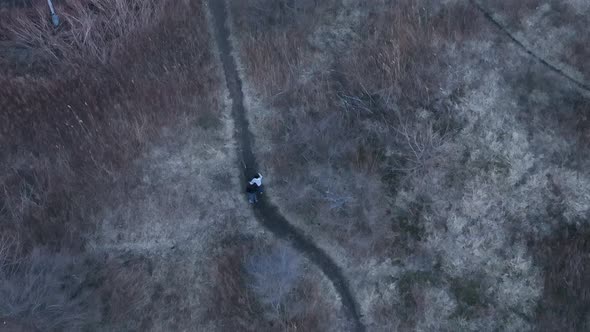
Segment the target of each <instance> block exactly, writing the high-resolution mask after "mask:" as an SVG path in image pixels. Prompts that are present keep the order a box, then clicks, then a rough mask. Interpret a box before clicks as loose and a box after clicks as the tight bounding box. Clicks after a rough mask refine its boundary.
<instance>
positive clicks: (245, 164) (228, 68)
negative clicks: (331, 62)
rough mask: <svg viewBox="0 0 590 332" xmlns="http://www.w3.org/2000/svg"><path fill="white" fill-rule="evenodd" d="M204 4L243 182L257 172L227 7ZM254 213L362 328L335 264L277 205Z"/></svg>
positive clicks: (264, 204)
mask: <svg viewBox="0 0 590 332" xmlns="http://www.w3.org/2000/svg"><path fill="white" fill-rule="evenodd" d="M208 6H209V8H210V10H211V14H212V17H213V20H214V22H213V26H214V27H215V32H214V33H215V36H214V37H215V40H216V43H217V46H218V47H219V55H220V58H221V61H222V63H223V69H224V72H225V79H226V81H227V87H228V89H229V92H230V96H231V99H232V116H233V118H234V121H235V132H234V135H235V139H236V141H237V142H238V154H239V159H240V165H239V167H240V169H241V170H242V174H241V177H242V180H243V183H246V177H247V175H248V174H250V173H253V172H255V171H257V170H258V164H257V162H256V158H255V156H254V153H253V152H252V134H251V133H250V131H249V130H248V120H247V119H246V114H245V108H244V103H243V98H244V95H243V91H242V82H241V80H240V77H239V75H238V71H237V67H236V62H235V59H234V58H233V57H232V46H231V44H230V41H229V29H228V28H227V22H226V21H227V10H226V8H225V1H222V0H208ZM240 194H242V193H240ZM254 214H255V216H256V218H257V219H258V221H259V222H260V224H261V225H262V226H263V227H264V228H266V229H267V230H269V231H271V232H272V233H273V234H274V235H276V236H277V237H279V238H282V239H287V240H289V241H290V242H291V244H292V245H293V247H294V248H295V249H297V250H298V251H299V252H301V253H302V254H304V255H305V256H306V257H308V258H309V259H310V260H311V261H312V262H313V263H314V264H316V265H317V266H318V267H319V268H320V269H321V270H322V272H323V273H324V274H325V275H326V276H327V277H328V279H330V281H331V282H332V283H333V285H334V288H335V289H336V291H337V292H338V294H339V295H340V298H341V301H342V304H343V307H344V309H345V310H346V313H347V316H348V317H349V319H350V321H351V324H352V327H353V328H354V330H356V331H364V330H365V327H364V326H363V324H362V322H361V319H360V315H359V311H358V308H357V304H356V302H355V299H354V297H353V296H352V293H351V291H350V289H349V286H348V282H347V281H346V279H345V278H344V276H343V274H342V271H341V270H340V268H339V267H338V266H337V265H336V263H335V262H334V261H333V260H332V259H331V258H330V257H329V256H328V255H327V254H326V253H325V252H324V251H323V250H322V249H320V248H319V247H318V246H316V245H315V244H314V243H313V242H312V241H311V240H310V239H308V238H307V237H305V236H304V235H303V233H302V232H301V231H300V230H299V229H297V228H295V227H294V226H293V225H291V224H290V223H289V222H288V221H287V219H286V218H285V217H284V216H283V215H281V213H280V212H279V211H278V209H277V207H276V206H274V205H273V204H271V203H270V202H269V201H267V200H264V199H262V200H261V201H259V202H258V204H257V205H256V207H255V209H254Z"/></svg>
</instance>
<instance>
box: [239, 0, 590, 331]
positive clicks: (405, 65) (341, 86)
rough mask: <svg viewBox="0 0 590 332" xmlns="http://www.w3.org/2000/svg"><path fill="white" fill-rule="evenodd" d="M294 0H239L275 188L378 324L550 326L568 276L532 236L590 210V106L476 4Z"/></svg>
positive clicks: (253, 102) (254, 110)
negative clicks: (271, 1)
mask: <svg viewBox="0 0 590 332" xmlns="http://www.w3.org/2000/svg"><path fill="white" fill-rule="evenodd" d="M280 3H282V5H277V6H276V7H272V6H266V5H263V4H264V2H263V1H247V2H244V1H242V2H239V3H238V2H235V3H234V4H233V5H232V6H233V7H232V9H233V10H232V13H233V15H234V26H235V28H234V32H235V34H236V36H237V38H236V39H237V40H236V42H237V45H239V48H240V60H241V64H242V69H243V75H244V81H245V82H246V84H245V86H246V90H247V92H249V93H250V95H249V99H248V98H246V99H247V100H249V103H250V104H249V105H248V106H249V113H250V114H249V117H250V122H251V123H253V124H255V126H254V127H253V128H254V130H255V131H256V143H257V145H258V146H259V147H258V153H259V154H260V155H261V156H262V160H263V166H264V167H265V169H266V170H265V172H267V173H268V177H267V179H268V181H269V183H270V182H272V185H269V186H268V189H267V190H268V191H267V192H269V194H270V195H271V197H273V199H274V200H275V201H276V202H277V203H278V204H279V205H280V207H281V208H282V209H283V210H284V211H285V212H286V213H287V214H288V215H289V216H290V218H291V219H292V220H295V221H296V222H298V224H299V226H300V227H302V228H303V229H305V230H306V232H307V233H308V234H310V236H313V237H314V238H315V239H316V240H317V241H318V242H319V243H321V245H322V246H324V247H326V248H328V250H329V251H330V254H331V255H333V256H335V257H339V260H340V262H341V264H342V265H344V266H346V267H347V273H349V275H350V276H351V279H352V280H353V284H354V285H355V287H353V289H355V290H356V292H357V296H358V297H359V301H360V302H361V305H362V307H363V311H364V313H365V318H366V320H367V324H369V326H373V327H375V328H376V329H378V330H396V329H398V330H400V329H401V330H411V329H423V330H464V331H475V330H531V329H533V328H534V325H535V324H534V323H533V322H534V321H535V319H536V317H537V316H536V315H538V313H537V312H536V311H535V310H536V309H535V308H536V305H537V303H538V301H544V300H542V299H543V298H544V297H545V296H546V295H545V294H543V291H542V290H543V280H545V283H546V282H547V280H548V279H549V280H550V279H551V277H550V275H548V274H547V269H543V267H542V265H540V264H538V263H536V260H535V259H534V257H535V255H536V253H535V250H537V249H535V248H531V247H530V246H529V245H528V242H529V240H530V239H535V240H541V239H544V238H547V236H550V235H551V234H552V233H553V232H554V231H557V230H559V229H561V228H563V227H566V225H568V224H576V223H579V220H582V219H584V218H587V213H588V211H590V206H589V205H588V203H587V202H586V199H587V198H588V197H589V196H588V195H589V191H588V189H587V187H586V186H587V183H588V180H589V178H588V174H587V172H586V171H585V170H586V169H587V167H586V166H584V165H588V158H587V154H584V153H581V151H582V150H584V151H585V150H586V148H585V147H584V145H583V144H582V145H581V144H580V142H582V141H584V140H585V137H586V136H587V135H586V133H587V130H586V129H587V128H586V127H587V126H585V125H584V124H585V123H586V122H585V121H584V119H585V117H586V114H587V113H588V108H587V102H586V101H587V100H586V99H585V98H584V97H583V96H580V95H579V94H578V93H576V92H575V91H572V90H571V87H568V86H565V85H563V84H562V83H560V81H559V80H558V79H556V78H555V77H553V76H552V75H553V74H552V73H549V72H547V70H546V69H544V67H543V66H541V65H539V64H538V63H536V62H533V61H531V60H530V59H528V58H526V57H524V56H523V54H522V53H520V52H519V51H518V50H515V48H514V45H512V44H510V43H509V41H508V40H507V39H504V38H503V37H499V35H498V34H497V33H498V32H497V31H496V30H494V29H493V26H491V25H490V24H489V23H488V22H486V21H485V19H484V18H483V16H482V15H481V14H480V13H479V12H478V11H477V10H476V9H475V8H474V7H472V6H471V5H470V4H469V3H468V2H467V1H452V2H446V3H445V4H442V3H439V2H434V1H419V2H415V1H414V2H412V1H401V2H400V1H397V2H389V1H384V2H379V4H374V5H367V4H361V3H360V2H355V1H350V2H348V3H347V4H346V5H345V6H341V7H338V6H336V7H333V6H335V5H334V4H332V3H330V2H327V3H325V4H322V5H317V6H314V5H312V4H311V2H309V3H308V2H301V7H297V6H292V5H290V4H289V3H288V2H284V3H283V2H280ZM306 4H308V5H309V6H308V7H306V6H305V5H306ZM497 5H499V4H498V2H495V3H494V4H492V7H493V6H497ZM505 5H506V8H505V9H506V10H507V11H509V12H510V13H515V15H525V16H526V15H528V14H529V13H532V12H529V10H533V7H534V5H533V2H530V1H529V2H525V1H523V2H519V3H518V4H517V3H514V4H512V3H511V4H508V3H505ZM552 6H553V7H554V6H555V4H552V5H551V6H550V7H549V8H550V9H551V8H553V7H552ZM568 6H569V5H568ZM260 7H262V8H267V9H268V10H269V11H270V10H274V11H273V13H272V14H265V15H254V13H257V10H258V8H260ZM493 8H496V7H493ZM334 9H335V10H334ZM562 9H563V8H562ZM554 11H557V12H559V13H561V14H563V15H566V14H567V11H564V10H561V9H560V10H558V9H555V10H554ZM549 12H551V13H552V12H553V11H552V10H549ZM561 14H560V15H561ZM570 14H571V13H570ZM531 15H532V14H531ZM567 15H569V14H567ZM264 17H272V18H273V19H272V20H270V19H269V20H265V19H263V18H264ZM276 22H282V23H281V24H278V23H276ZM299 22H302V23H299ZM568 22H569V21H568ZM573 22H578V21H576V20H573ZM576 24H577V23H576ZM270 25H273V27H274V28H273V29H264V28H261V26H267V27H268V26H270ZM585 30H587V28H585ZM585 30H579V31H578V32H577V36H578V37H579V36H582V35H584V34H583V33H582V32H583V31H585ZM285 31H288V32H289V36H293V38H283V33H285ZM557 35H558V34H557ZM552 36H556V34H552ZM570 37H571V36H570ZM582 39H583V38H582ZM533 45H537V46H540V47H541V46H543V45H544V44H542V43H533ZM256 46H263V47H258V48H257V47H256ZM564 47H565V46H564ZM564 49H565V48H564ZM254 50H255V51H254ZM543 50H544V49H543ZM576 54H577V55H579V56H583V54H584V52H578V51H576ZM265 70H267V71H266V72H265ZM265 74H268V75H265ZM574 119H575V120H574ZM548 174H549V175H548ZM553 184H554V185H553ZM548 206H549V208H547V207H548ZM585 216H586V217H585ZM580 218H582V219H580ZM584 220H585V219H584ZM369 271H370V272H369ZM421 276H429V277H428V278H426V279H424V278H423V279H421ZM368 278H369V279H370V280H372V281H374V282H375V285H373V284H369V283H368V282H367V279H368ZM355 280H356V281H355ZM400 307H403V308H405V309H403V310H400V309H398V308H400ZM400 317H401V318H400ZM404 317H405V318H404ZM371 324H372V325H371ZM564 327H565V328H567V327H566V326H564Z"/></svg>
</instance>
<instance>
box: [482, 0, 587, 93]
mask: <svg viewBox="0 0 590 332" xmlns="http://www.w3.org/2000/svg"><path fill="white" fill-rule="evenodd" d="M470 1H471V3H472V4H473V5H474V6H475V7H476V8H477V9H478V10H479V11H480V12H481V13H482V14H483V15H484V16H485V18H486V19H487V20H488V21H490V22H491V23H492V24H493V25H495V26H496V27H497V28H498V29H499V30H500V31H502V32H503V33H504V34H505V35H506V36H507V37H508V38H510V40H512V41H513V42H514V43H515V44H516V45H518V46H519V47H520V48H522V50H523V51H525V52H526V53H527V54H528V55H530V56H531V57H532V58H534V59H535V60H537V61H538V62H540V63H541V64H542V65H544V66H545V67H547V68H549V69H550V70H551V71H553V72H555V73H557V74H558V75H560V76H562V77H563V78H565V79H566V80H568V81H570V82H571V83H573V84H574V85H575V86H576V87H578V88H579V89H580V90H582V91H584V92H585V93H587V94H590V86H589V85H588V84H586V83H585V82H582V81H580V80H578V79H576V78H575V77H572V76H571V75H569V74H568V73H566V72H564V71H563V70H562V69H560V68H558V67H557V66H556V65H555V64H552V63H550V62H549V61H547V60H546V59H545V58H543V57H542V56H540V55H538V54H537V53H535V52H534V51H533V50H531V49H530V48H529V47H527V46H526V45H525V44H524V42H522V41H520V40H518V38H516V37H515V36H514V34H513V33H512V32H511V31H510V30H508V29H507V28H506V27H505V26H504V25H503V24H502V23H500V22H499V21H498V20H496V19H495V18H494V15H493V14H492V13H491V12H490V11H488V10H487V9H486V8H484V6H482V5H481V4H480V3H479V2H478V1H477V0H470Z"/></svg>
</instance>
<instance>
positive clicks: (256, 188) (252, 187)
mask: <svg viewBox="0 0 590 332" xmlns="http://www.w3.org/2000/svg"><path fill="white" fill-rule="evenodd" d="M246 193H247V194H248V202H249V203H250V204H254V203H256V202H258V197H257V194H262V175H261V174H260V173H257V174H256V175H254V176H253V177H252V179H251V180H250V181H248V186H247V188H246Z"/></svg>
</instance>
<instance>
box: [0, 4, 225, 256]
mask: <svg viewBox="0 0 590 332" xmlns="http://www.w3.org/2000/svg"><path fill="white" fill-rule="evenodd" d="M66 3H67V4H71V5H75V6H74V7H73V8H74V9H75V10H77V11H73V12H72V13H71V14H70V15H71V16H69V18H68V19H69V20H72V21H75V18H76V17H78V16H83V15H86V16H84V20H86V21H84V22H87V21H90V19H89V18H88V17H89V16H92V15H94V16H96V18H95V21H93V22H94V23H96V24H97V25H96V26H94V27H93V29H94V30H92V29H91V31H95V32H93V33H91V34H90V36H89V42H88V43H81V42H72V43H70V41H71V40H72V38H74V37H75V35H79V34H80V33H81V30H84V29H85V26H84V25H80V26H74V25H72V26H68V27H64V28H63V31H61V30H60V31H57V32H55V33H54V35H52V34H51V33H50V32H47V31H45V30H43V31H45V32H46V33H41V31H42V29H49V28H47V27H42V28H40V27H39V26H38V25H37V23H36V22H37V20H36V19H35V18H34V17H33V18H30V19H29V21H27V20H26V19H25V18H24V16H18V17H17V18H16V23H14V24H15V25H12V26H10V28H11V29H12V30H13V31H16V32H18V33H16V34H15V35H14V36H13V38H14V39H15V40H17V41H19V42H23V41H25V42H27V44H28V45H29V48H30V50H31V51H33V52H35V54H36V60H35V61H37V64H38V65H39V66H41V67H42V68H43V69H45V75H43V76H38V75H39V73H40V72H39V71H36V72H33V73H31V74H32V75H35V76H32V75H26V76H15V74H7V75H2V76H1V77H0V84H2V86H3V96H2V98H1V99H0V107H1V108H2V109H3V113H2V125H1V127H0V139H1V140H2V145H3V146H5V147H7V149H3V153H2V156H1V157H2V159H3V160H5V161H6V162H5V163H3V169H2V176H1V177H0V183H1V185H0V188H2V192H3V195H2V196H1V199H0V202H1V203H2V204H3V206H4V208H3V209H2V217H3V218H6V219H7V222H6V223H3V231H4V232H7V231H9V230H10V231H12V232H17V233H18V234H21V235H22V236H21V239H22V240H23V241H24V242H25V243H26V244H27V245H28V246H29V247H30V245H32V244H43V245H50V246H53V247H55V248H59V247H61V246H62V245H70V246H80V245H81V244H80V243H76V242H77V239H79V237H80V231H81V230H82V229H84V226H85V225H83V220H84V219H85V218H84V216H85V214H87V213H92V211H93V209H94V208H95V207H96V206H97V204H98V203H99V202H100V192H101V189H100V188H101V185H105V184H108V183H109V182H112V181H119V180H120V179H119V174H121V173H120V171H121V170H123V169H124V168H125V165H126V164H127V163H128V162H129V161H131V160H133V159H134V158H135V156H137V155H138V154H139V153H141V152H142V151H143V149H144V148H145V146H147V145H148V144H149V143H150V142H151V141H153V140H154V139H155V138H157V136H158V132H159V131H160V129H161V128H163V127H166V126H175V125H177V124H179V123H185V124H186V125H189V126H191V125H195V124H196V125H198V124H203V125H216V123H217V122H216V120H215V117H216V115H215V114H213V112H214V110H215V109H216V107H215V103H216V101H215V98H214V96H212V95H211V94H208V93H207V89H208V87H209V85H210V84H211V83H212V82H214V80H215V79H214V78H213V74H212V72H211V67H210V61H211V58H210V55H209V53H208V52H206V51H204V50H205V49H206V48H207V42H208V41H207V38H208V37H207V35H206V34H203V33H195V32H194V31H204V28H205V27H204V25H203V23H204V16H203V13H202V12H200V9H199V6H196V5H195V6H193V5H190V7H186V6H185V5H183V4H182V3H177V2H174V3H173V2H170V3H166V4H164V3H162V2H158V3H160V4H158V5H157V6H165V8H166V10H163V9H162V10H159V11H157V10H154V8H155V7H154V6H156V5H155V3H152V2H146V3H145V5H146V6H147V8H148V9H146V10H145V11H141V10H140V11H139V12H137V13H134V12H131V13H129V12H125V11H123V13H120V12H119V11H114V12H112V11H101V10H102V9H100V8H99V9H96V8H93V9H92V10H90V9H88V7H82V4H85V3H86V2H80V1H69V2H66ZM93 3H96V4H97V5H103V6H107V5H108V6H113V5H117V4H116V3H110V2H108V1H96V2H93ZM142 4H143V2H142ZM76 6H77V7H76ZM84 8H86V9H84ZM109 8H110V7H109ZM139 8H143V7H141V6H139ZM158 8H159V7H158ZM162 8H164V7H162ZM189 9H190V10H189ZM97 10H98V13H97V12H96V11H97ZM188 11H190V15H189V14H188ZM156 14H157V15H156ZM106 15H115V18H117V17H119V16H117V15H120V16H121V17H119V19H116V20H115V21H117V22H119V23H118V24H120V27H119V28H118V29H119V33H115V32H113V31H111V30H104V31H101V30H100V28H101V27H103V26H106V25H105V24H102V23H101V21H100V20H101V19H106V17H107V16H106ZM128 15H140V16H138V18H137V19H136V20H133V19H129V17H128ZM141 15H144V16H141ZM154 15H155V16H154ZM199 16H200V17H201V19H200V20H199V18H198V17H199ZM123 20H126V21H129V23H130V24H132V29H130V30H125V29H123V26H124V21H123ZM110 21H112V20H109V22H110ZM67 22H68V21H67V20H66V23H64V24H66V25H67V24H68V23H67ZM27 24H28V25H27ZM84 24H88V23H84ZM27 28H28V30H27ZM111 28H112V29H117V27H111ZM111 28H110V29H111ZM35 29H39V30H35ZM97 29H98V31H96V30H97ZM123 32H125V33H127V32H128V33H129V34H127V35H124V34H123ZM38 33H39V34H40V35H42V36H45V35H50V36H51V37H49V38H50V39H51V38H53V39H52V40H45V39H43V38H39V40H42V41H33V42H31V41H30V40H31V38H33V36H37V34H38ZM105 36H109V37H108V38H107V37H105ZM187 36H190V38H187ZM104 40H108V42H104V43H102V44H101V42H103V41H104ZM44 43H45V44H44ZM47 45H52V47H53V46H54V45H57V46H56V47H58V48H60V51H59V52H58V53H64V54H65V53H68V52H71V53H73V54H76V55H77V56H72V57H69V56H67V57H66V56H63V57H62V56H59V57H57V58H56V57H55V52H54V50H53V49H49V48H48V47H47ZM97 50H100V52H99V51H97ZM89 52H90V53H89ZM93 52H94V53H93ZM96 52H98V53H100V54H103V55H105V56H104V57H102V56H101V57H93V56H89V54H91V53H92V54H98V53H96ZM32 68H33V69H35V68H39V67H32ZM195 77H199V78H200V79H199V80H196V79H194V78H195ZM199 105H200V106H203V105H207V107H200V108H199V110H198V111H197V112H195V108H197V107H198V106H199ZM86 226H87V225H86Z"/></svg>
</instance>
